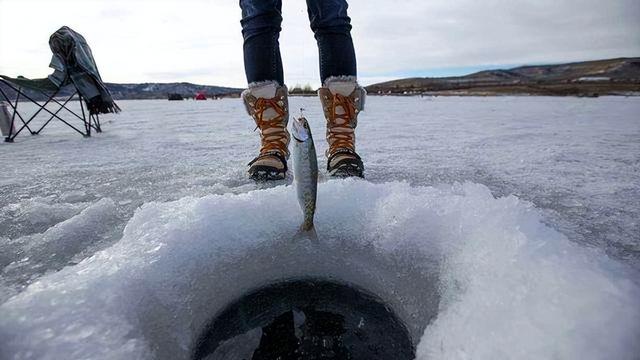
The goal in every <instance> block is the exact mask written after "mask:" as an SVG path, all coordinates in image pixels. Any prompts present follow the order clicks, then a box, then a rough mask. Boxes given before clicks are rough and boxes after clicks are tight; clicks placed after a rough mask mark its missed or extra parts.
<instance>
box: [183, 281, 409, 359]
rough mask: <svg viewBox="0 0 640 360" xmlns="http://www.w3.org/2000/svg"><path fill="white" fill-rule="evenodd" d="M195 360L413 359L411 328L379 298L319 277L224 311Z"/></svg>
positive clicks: (265, 291)
mask: <svg viewBox="0 0 640 360" xmlns="http://www.w3.org/2000/svg"><path fill="white" fill-rule="evenodd" d="M193 358H194V359H206V360H214V359H215V360H222V359H225V360H226V359H234V360H237V359H247V360H248V359H252V360H260V359H283V360H284V359H353V360H359V359H368V360H372V359H397V360H402V359H413V358H415V349H414V348H413V345H412V341H411V337H410V335H409V332H408V331H407V328H406V327H405V326H404V324H403V323H402V322H401V321H400V320H399V319H398V317H397V316H396V314H394V312H393V311H392V310H391V308H390V307H389V306H387V305H385V304H384V303H383V302H382V300H380V299H379V298H378V297H377V296H375V295H373V294H371V293H369V292H367V291H365V290H363V289H360V288H358V287H357V286H354V285H347V284H340V283H336V282H332V281H327V280H320V279H299V280H289V281H283V282H279V283H276V284H272V285H268V286H265V287H262V288H259V289H257V290H254V291H252V292H250V293H248V294H246V295H244V296H242V297H241V298H239V299H237V300H235V301H234V302H233V303H231V304H230V305H228V306H227V307H226V308H225V309H224V310H222V311H221V312H220V313H219V314H218V315H217V316H216V317H215V318H214V319H213V320H212V321H211V322H210V324H209V325H208V326H207V327H206V329H205V330H204V331H203V333H202V334H201V336H200V337H199V339H198V341H197V344H196V347H195V351H194V354H193Z"/></svg>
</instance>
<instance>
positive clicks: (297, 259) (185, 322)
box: [0, 180, 640, 359]
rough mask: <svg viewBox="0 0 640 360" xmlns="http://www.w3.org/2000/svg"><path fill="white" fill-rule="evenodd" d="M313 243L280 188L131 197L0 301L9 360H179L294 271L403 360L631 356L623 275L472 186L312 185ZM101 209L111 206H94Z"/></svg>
mask: <svg viewBox="0 0 640 360" xmlns="http://www.w3.org/2000/svg"><path fill="white" fill-rule="evenodd" d="M318 199H319V200H318V213H317V218H316V227H317V232H318V236H319V240H320V244H319V245H314V244H310V243H306V242H294V241H292V239H293V236H294V234H295V233H296V231H297V229H298V226H299V223H300V221H301V214H300V211H299V208H298V204H297V200H296V198H295V192H294V189H293V188H291V187H290V186H281V187H277V188H273V189H269V190H260V191H251V192H249V193H244V194H239V195H234V194H225V195H211V196H206V197H203V198H193V197H188V198H183V199H180V200H178V201H174V202H168V203H147V204H145V205H143V206H142V207H141V208H140V209H139V210H138V211H137V212H136V213H135V215H134V216H133V218H132V219H131V220H130V221H129V223H128V224H127V226H126V228H125V231H124V235H123V237H122V239H121V240H120V241H119V242H118V243H116V244H114V245H113V246H111V247H109V248H107V249H105V250H102V251H99V252H97V253H95V255H93V256H92V257H90V258H87V259H85V260H83V261H82V262H80V263H78V264H76V265H74V266H68V267H66V268H64V269H62V270H61V271H58V272H55V273H52V274H49V275H46V276H44V277H41V278H40V279H39V280H38V281H36V282H35V283H33V284H31V285H30V286H29V287H28V288H27V289H26V290H25V291H23V292H21V293H19V294H17V295H15V296H13V297H12V298H11V299H9V300H8V301H6V302H5V303H4V304H2V305H1V306H0V345H2V348H3V352H4V354H5V355H6V356H7V357H8V358H16V359H17V358H38V359H60V358H65V359H81V358H82V359H84V358H109V359H146V358H171V359H187V358H189V356H190V352H191V351H192V349H193V346H194V343H193V342H194V340H195V339H196V338H197V336H198V335H199V334H200V333H201V332H202V331H203V329H204V327H205V326H206V324H208V323H209V321H210V320H211V319H212V317H213V316H215V315H216V314H217V313H218V312H219V311H220V310H221V309H222V308H224V307H225V306H226V305H227V304H228V303H229V302H231V301H233V300H235V299H237V298H238V297H239V296H240V295H242V294H244V293H246V292H247V291H249V290H251V289H255V288H256V287H259V286H262V285H265V284H269V283H271V282H274V281H278V280H282V279H287V278H295V277H300V276H321V277H325V278H328V279H332V280H335V281H340V282H347V283H355V284H358V285H359V286H360V287H362V288H364V289H366V290H369V291H371V292H374V293H375V294H377V295H378V296H379V297H380V298H381V299H382V300H384V301H386V302H387V303H388V304H389V305H390V307H391V308H393V309H394V311H395V312H396V314H397V315H398V316H399V318H400V319H401V320H402V321H404V322H405V324H406V325H407V328H408V329H409V332H410V333H411V335H412V336H413V341H414V343H415V344H416V346H417V349H418V358H419V359H426V358H439V359H464V358H473V359H514V358H517V359H527V358H531V359H533V358H581V359H601V358H616V359H632V358H633V356H635V354H637V353H638V352H639V351H640V348H639V346H640V345H639V344H638V343H637V341H636V339H637V338H638V337H639V336H640V309H639V308H638V306H637V305H638V299H639V298H640V287H639V285H638V284H637V283H635V282H634V281H633V280H632V279H633V276H635V275H637V274H635V273H633V272H632V270H629V269H628V268H626V267H624V266H623V265H620V264H619V263H617V262H615V261H613V260H610V259H609V258H608V257H606V256H605V255H604V254H603V253H602V252H601V251H597V250H593V249H587V248H583V247H580V246H578V245H576V244H574V243H571V242H569V241H568V240H567V239H566V238H565V237H564V236H563V235H561V234H559V233H558V232H556V231H555V230H552V229H550V228H548V227H547V226H545V225H543V224H542V223H541V216H540V214H539V213H538V211H537V210H536V209H535V208H533V207H532V206H531V204H529V203H527V202H523V201H521V200H519V199H517V198H515V197H512V196H509V197H504V198H498V199H496V198H494V197H493V196H492V194H491V193H490V192H489V190H488V189H487V188H486V187H485V186H483V185H478V184H472V183H466V184H462V185H460V184H456V185H452V186H439V187H411V186H409V185H408V184H406V183H385V184H371V183H368V182H364V181H358V180H347V181H330V182H327V183H324V184H320V186H319V196H318ZM103 206H107V207H108V206H113V204H111V205H108V204H106V203H105V204H104V205H103Z"/></svg>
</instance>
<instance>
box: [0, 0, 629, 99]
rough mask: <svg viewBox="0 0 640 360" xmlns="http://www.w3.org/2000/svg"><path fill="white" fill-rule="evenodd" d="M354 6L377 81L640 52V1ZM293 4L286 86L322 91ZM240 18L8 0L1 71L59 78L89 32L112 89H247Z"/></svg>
mask: <svg viewBox="0 0 640 360" xmlns="http://www.w3.org/2000/svg"><path fill="white" fill-rule="evenodd" d="M349 4H350V8H349V10H350V16H351V18H352V23H353V26H354V27H353V32H352V34H353V37H354V43H355V46H356V52H357V56H358V68H359V71H360V73H361V74H363V76H361V80H362V82H363V83H365V84H366V83H371V82H374V81H379V80H388V79H390V78H393V77H395V76H404V75H405V74H411V75H414V76H426V75H431V74H436V73H442V72H443V69H447V68H450V69H467V68H474V67H486V66H488V65H495V66H501V65H518V64H525V63H553V62H563V61H576V60H586V59H596V58H607V57H617V56H638V55H640V2H639V1H637V0H617V1H612V2H608V1H600V0H598V1H596V0H536V1H524V0H511V1H507V0H486V1H483V2H478V1H472V0H457V1H455V2H453V1H449V0H429V1H424V0H402V1H394V2H392V1H388V0H352V1H350V2H349ZM283 6H284V8H283V16H284V22H283V32H282V34H281V38H280V42H281V45H282V54H283V63H284V66H285V79H286V81H287V83H289V84H291V85H294V84H296V83H299V84H306V83H311V84H312V85H314V86H318V85H319V70H318V52H317V47H316V42H315V39H314V38H313V34H312V33H311V30H310V29H309V24H308V19H307V12H306V8H305V2H303V1H283ZM25 18H28V19H29V20H28V23H25V20H24V19H25ZM239 20H240V8H239V6H238V3H237V1H221V0H187V1H178V0H175V1H173V0H160V1H151V0H137V1H126V0H92V1H77V0H57V1H37V0H0V73H8V74H10V75H17V74H23V75H25V76H32V77H38V76H44V75H46V74H48V73H49V72H50V70H49V69H48V68H47V65H48V63H49V59H50V57H51V53H50V50H49V46H48V43H47V41H48V38H49V35H50V34H51V33H52V32H53V31H55V30H56V29H57V28H59V27H60V26H61V25H69V26H71V27H72V28H74V29H76V30H77V31H79V32H80V33H82V34H83V35H85V37H86V38H87V40H88V41H89V44H90V45H91V47H92V49H93V52H94V54H95V56H96V60H97V62H98V66H99V68H100V71H101V73H102V75H103V77H104V78H105V80H107V81H109V82H144V81H148V82H152V81H176V82H177V81H189V82H194V83H203V84H205V83H206V84H217V85H228V86H237V87H242V86H244V85H245V81H246V80H245V77H244V67H243V64H242V36H241V33H240V30H241V28H240V22H239ZM16 29H18V30H16ZM436 70H437V71H436Z"/></svg>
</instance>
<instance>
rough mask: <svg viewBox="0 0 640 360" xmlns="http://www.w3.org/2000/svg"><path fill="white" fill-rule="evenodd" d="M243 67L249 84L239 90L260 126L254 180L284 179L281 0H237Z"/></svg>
mask: <svg viewBox="0 0 640 360" xmlns="http://www.w3.org/2000/svg"><path fill="white" fill-rule="evenodd" d="M240 7H241V8H242V20H241V21H240V23H241V24H242V35H243V37H244V45H243V49H244V66H245V73H246V76H247V82H248V83H249V86H248V89H247V90H245V91H244V92H243V93H242V99H243V101H244V103H245V106H246V109H247V112H248V113H249V115H250V116H251V117H252V118H253V120H254V121H255V123H256V128H258V129H260V154H259V155H258V156H257V157H256V158H255V159H253V160H252V161H251V162H250V163H249V166H250V167H249V176H250V177H251V178H252V179H254V180H276V179H283V178H284V177H285V174H286V172H287V158H288V156H289V150H288V146H289V132H288V131H287V122H288V120H289V110H288V100H287V88H286V87H285V86H284V76H283V71H282V60H281V57H280V45H279V43H278V38H279V36H280V29H281V28H280V24H281V22H282V15H281V8H282V2H281V0H240Z"/></svg>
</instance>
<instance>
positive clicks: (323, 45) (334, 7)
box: [307, 0, 366, 177]
mask: <svg viewBox="0 0 640 360" xmlns="http://www.w3.org/2000/svg"><path fill="white" fill-rule="evenodd" d="M347 7H348V6H347V2H346V0H307V9H308V12H309V20H310V22H311V29H312V30H313V32H314V34H315V38H316V41H317V42H318V52H319V57H320V78H321V81H322V85H323V86H322V88H320V90H319V91H318V95H319V96H320V101H321V103H322V107H323V110H324V115H325V118H326V119H327V134H326V137H327V142H328V143H329V149H328V150H327V158H328V159H327V171H328V172H329V175H331V176H338V177H346V176H359V177H363V176H364V165H363V164H362V160H361V159H360V156H359V155H358V154H357V153H356V147H355V141H356V138H355V128H356V125H357V123H358V121H357V118H358V113H359V112H360V111H362V110H363V109H364V100H365V95H366V91H365V90H364V88H362V87H361V86H359V85H358V82H357V77H356V75H357V69H356V56H355V51H354V48H353V40H352V39H351V19H350V18H349V16H348V15H347Z"/></svg>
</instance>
